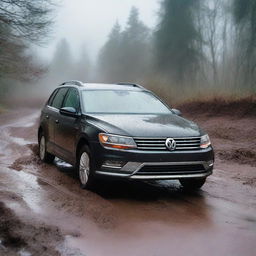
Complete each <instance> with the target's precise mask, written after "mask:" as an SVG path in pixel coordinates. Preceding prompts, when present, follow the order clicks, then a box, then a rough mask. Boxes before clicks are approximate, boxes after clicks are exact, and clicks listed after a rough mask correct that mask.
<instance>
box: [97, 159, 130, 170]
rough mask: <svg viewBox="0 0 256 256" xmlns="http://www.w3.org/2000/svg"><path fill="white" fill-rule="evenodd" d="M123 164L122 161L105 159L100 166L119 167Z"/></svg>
mask: <svg viewBox="0 0 256 256" xmlns="http://www.w3.org/2000/svg"><path fill="white" fill-rule="evenodd" d="M124 165H125V162H123V161H117V160H107V161H105V162H104V163H103V165H102V167H104V168H116V169H121V168H122V167H123V166H124Z"/></svg>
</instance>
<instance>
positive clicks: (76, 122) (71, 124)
mask: <svg viewBox="0 0 256 256" xmlns="http://www.w3.org/2000/svg"><path fill="white" fill-rule="evenodd" d="M62 107H73V108H74V109H76V112H77V113H78V114H80V113H81V111H80V99H79V92H78V90H77V89H76V88H70V89H69V91H68V93H67V95H66V97H65V99H64V102H63V104H62ZM80 119H81V118H80V117H70V116H65V115H60V116H59V123H58V124H57V125H56V130H55V141H56V144H57V145H58V148H59V150H60V151H61V154H62V157H63V159H64V160H66V161H67V162H72V163H73V160H74V159H75V152H76V139H77V136H78V133H79V129H80Z"/></svg>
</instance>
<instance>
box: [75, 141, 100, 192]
mask: <svg viewBox="0 0 256 256" xmlns="http://www.w3.org/2000/svg"><path fill="white" fill-rule="evenodd" d="M76 169H77V172H78V177H79V181H80V186H81V188H82V189H91V188H92V187H93V185H94V181H95V179H94V170H95V168H94V165H93V161H92V157H91V152H90V149H89V147H88V146H87V145H84V146H83V147H82V148H81V150H80V152H79V155H78V159H77V167H76Z"/></svg>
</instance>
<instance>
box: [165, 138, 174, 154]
mask: <svg viewBox="0 0 256 256" xmlns="http://www.w3.org/2000/svg"><path fill="white" fill-rule="evenodd" d="M165 146H166V147H167V148H168V149H169V150H170V151H173V150H175V149H176V141H175V140H174V139H172V138H168V139H167V140H166V141H165Z"/></svg>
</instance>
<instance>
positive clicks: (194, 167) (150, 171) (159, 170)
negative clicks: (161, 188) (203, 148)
mask: <svg viewBox="0 0 256 256" xmlns="http://www.w3.org/2000/svg"><path fill="white" fill-rule="evenodd" d="M203 172H205V168H204V166H203V165H202V164H191V165H144V166H143V167H142V168H141V169H140V170H139V171H138V172H137V173H136V175H170V174H196V173H203Z"/></svg>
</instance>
